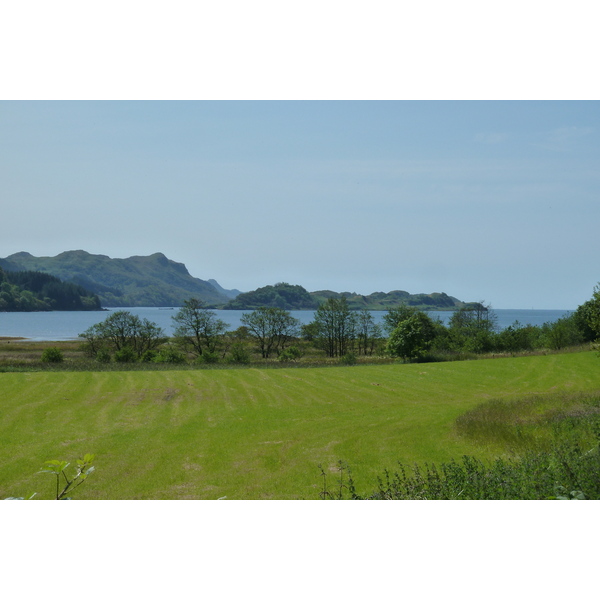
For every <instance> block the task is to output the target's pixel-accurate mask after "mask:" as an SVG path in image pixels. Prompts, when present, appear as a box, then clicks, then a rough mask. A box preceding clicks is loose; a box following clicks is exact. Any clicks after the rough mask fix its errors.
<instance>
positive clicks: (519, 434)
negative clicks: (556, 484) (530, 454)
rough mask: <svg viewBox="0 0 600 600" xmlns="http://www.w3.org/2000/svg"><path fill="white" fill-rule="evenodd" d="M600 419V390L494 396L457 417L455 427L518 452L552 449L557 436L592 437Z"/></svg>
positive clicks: (490, 442)
mask: <svg viewBox="0 0 600 600" xmlns="http://www.w3.org/2000/svg"><path fill="white" fill-rule="evenodd" d="M596 419H598V420H600V391H592V392H586V393H582V392H576V393H568V392H564V391H563V392H558V393H546V394H533V395H528V396H525V397H524V398H520V399H518V400H510V401H509V400H504V399H493V400H489V401H487V402H484V403H483V404H481V405H479V406H477V407H476V408H474V409H472V410H469V411H467V412H466V413H464V414H463V415H461V416H459V417H458V418H457V419H456V430H457V432H458V434H459V435H462V436H465V437H467V438H470V439H472V440H474V441H476V442H477V443H479V444H482V445H485V444H493V445H496V446H499V447H501V448H503V449H505V450H508V451H511V452H514V453H519V452H522V451H524V450H549V449H550V448H551V447H552V446H553V445H554V444H556V442H557V439H565V438H567V437H572V436H574V435H576V436H577V437H579V438H582V437H585V438H586V441H587V442H588V443H591V441H592V439H593V433H594V432H593V423H595V421H596Z"/></svg>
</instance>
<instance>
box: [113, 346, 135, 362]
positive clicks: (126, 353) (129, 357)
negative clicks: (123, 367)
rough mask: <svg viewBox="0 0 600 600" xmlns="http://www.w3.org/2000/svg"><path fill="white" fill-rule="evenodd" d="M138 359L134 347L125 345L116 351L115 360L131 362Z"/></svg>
mask: <svg viewBox="0 0 600 600" xmlns="http://www.w3.org/2000/svg"><path fill="white" fill-rule="evenodd" d="M136 360H137V355H136V353H135V350H134V349H133V348H130V347H129V346H125V347H124V348H121V349H120V350H117V351H116V352H115V362H118V363H129V362H135V361H136Z"/></svg>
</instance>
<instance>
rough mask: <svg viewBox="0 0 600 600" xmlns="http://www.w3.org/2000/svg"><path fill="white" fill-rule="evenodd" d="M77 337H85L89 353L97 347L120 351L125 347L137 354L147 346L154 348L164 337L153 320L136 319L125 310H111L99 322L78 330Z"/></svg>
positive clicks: (138, 355) (135, 316)
mask: <svg viewBox="0 0 600 600" xmlns="http://www.w3.org/2000/svg"><path fill="white" fill-rule="evenodd" d="M79 337H80V338H83V339H84V340H85V341H86V343H87V348H88V351H89V352H90V354H92V355H93V356H95V355H96V354H97V353H98V351H99V350H100V349H110V350H112V351H115V352H120V351H123V350H124V349H125V348H128V349H130V350H131V352H132V353H133V354H134V355H135V356H137V357H138V358H139V357H141V356H142V355H143V354H144V353H145V352H146V351H147V350H155V349H156V348H158V347H159V346H160V345H161V344H163V343H164V342H165V339H166V338H165V333H164V331H163V330H162V328H160V327H159V326H158V325H157V324H156V323H153V322H152V321H149V320H148V319H140V318H139V317H138V316H137V315H133V314H131V313H130V312H129V311H126V310H119V311H116V312H114V313H113V314H111V315H110V316H109V317H107V318H106V319H105V320H104V321H102V322H101V323H96V324H95V325H92V326H91V327H89V328H88V329H86V331H84V332H83V333H80V334H79Z"/></svg>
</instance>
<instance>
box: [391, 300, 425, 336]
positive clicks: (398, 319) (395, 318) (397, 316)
mask: <svg viewBox="0 0 600 600" xmlns="http://www.w3.org/2000/svg"><path fill="white" fill-rule="evenodd" d="M417 310H418V309H417V308H415V307H414V306H408V305H406V304H400V305H399V306H394V307H393V308H390V309H388V311H387V313H386V314H385V315H383V327H384V328H385V330H386V331H387V333H388V335H389V334H391V333H392V331H394V329H396V327H398V325H400V323H402V322H403V321H406V320H407V319H409V318H410V317H412V316H413V315H414V314H415V313H416V312H417Z"/></svg>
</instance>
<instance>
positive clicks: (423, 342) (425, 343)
mask: <svg viewBox="0 0 600 600" xmlns="http://www.w3.org/2000/svg"><path fill="white" fill-rule="evenodd" d="M435 334H436V328H435V323H434V322H433V321H432V319H431V318H430V317H429V316H428V315H427V314H426V313H424V312H422V311H416V312H414V313H413V314H412V315H410V316H409V317H408V318H406V319H404V320H403V321H400V323H398V325H397V326H396V328H395V329H394V330H393V331H392V333H391V335H390V337H389V338H388V341H387V348H386V349H387V352H388V353H389V354H390V355H391V356H398V357H400V358H402V359H403V360H405V361H406V360H414V359H420V358H423V357H424V356H425V355H426V354H427V352H428V350H429V348H430V347H431V344H432V342H433V340H434V339H435Z"/></svg>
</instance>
